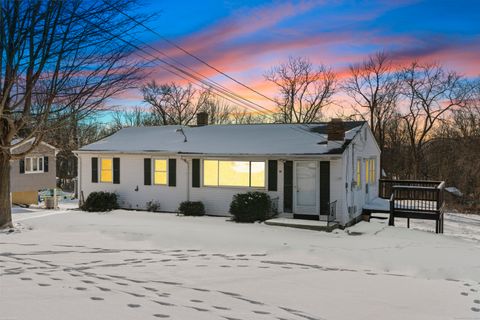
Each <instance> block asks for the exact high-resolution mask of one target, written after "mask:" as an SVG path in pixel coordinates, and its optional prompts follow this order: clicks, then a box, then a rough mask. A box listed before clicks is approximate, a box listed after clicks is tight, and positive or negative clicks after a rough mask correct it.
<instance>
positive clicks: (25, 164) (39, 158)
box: [24, 156, 45, 174]
mask: <svg viewBox="0 0 480 320" xmlns="http://www.w3.org/2000/svg"><path fill="white" fill-rule="evenodd" d="M27 159H29V160H30V168H27ZM34 160H36V161H35V162H36V163H37V170H33V162H34ZM40 160H41V161H40ZM44 162H45V161H44V157H43V156H31V157H25V158H24V169H25V170H24V171H25V174H37V173H44V170H45V163H44ZM40 163H41V164H42V169H41V170H40ZM28 169H30V170H28Z"/></svg>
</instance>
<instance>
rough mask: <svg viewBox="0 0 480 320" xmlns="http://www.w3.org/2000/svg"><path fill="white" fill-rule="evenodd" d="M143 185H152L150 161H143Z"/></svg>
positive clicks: (147, 159) (146, 159) (148, 159)
mask: <svg viewBox="0 0 480 320" xmlns="http://www.w3.org/2000/svg"><path fill="white" fill-rule="evenodd" d="M143 184H144V185H146V186H150V185H152V159H150V158H145V159H143Z"/></svg>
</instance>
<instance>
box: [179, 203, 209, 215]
mask: <svg viewBox="0 0 480 320" xmlns="http://www.w3.org/2000/svg"><path fill="white" fill-rule="evenodd" d="M178 211H179V212H180V213H181V214H183V215H184V216H203V215H205V206H204V205H203V203H202V202H201V201H184V202H182V203H180V206H179V207H178Z"/></svg>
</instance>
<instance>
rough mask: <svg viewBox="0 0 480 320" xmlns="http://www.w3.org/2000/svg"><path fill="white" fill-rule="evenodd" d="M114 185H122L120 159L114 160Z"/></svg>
mask: <svg viewBox="0 0 480 320" xmlns="http://www.w3.org/2000/svg"><path fill="white" fill-rule="evenodd" d="M113 183H114V184H120V158H113Z"/></svg>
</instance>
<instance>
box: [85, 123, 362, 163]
mask: <svg viewBox="0 0 480 320" xmlns="http://www.w3.org/2000/svg"><path fill="white" fill-rule="evenodd" d="M364 124H365V122H363V121H350V122H345V128H346V130H347V131H346V134H345V142H344V143H343V145H342V144H341V143H340V144H338V145H336V146H333V147H332V146H331V145H329V144H327V133H326V128H327V123H317V124H307V125H304V124H252V125H208V126H202V127H185V126H176V125H171V126H161V127H130V128H125V129H122V130H120V131H118V132H117V133H115V134H113V135H111V136H109V137H106V138H104V139H102V140H100V141H97V142H95V143H92V144H90V145H87V146H84V147H83V148H81V149H80V150H79V151H80V152H108V153H114V152H118V153H145V152H155V153H175V154H207V155H208V154H212V155H323V154H341V153H343V150H344V148H345V147H346V146H347V145H348V143H349V142H350V141H351V140H352V139H353V138H354V136H355V135H356V134H357V133H358V132H359V130H360V128H361V127H362V126H363V125H364ZM179 129H182V130H183V132H184V133H185V135H186V137H187V142H184V136H183V135H182V133H181V132H179Z"/></svg>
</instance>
